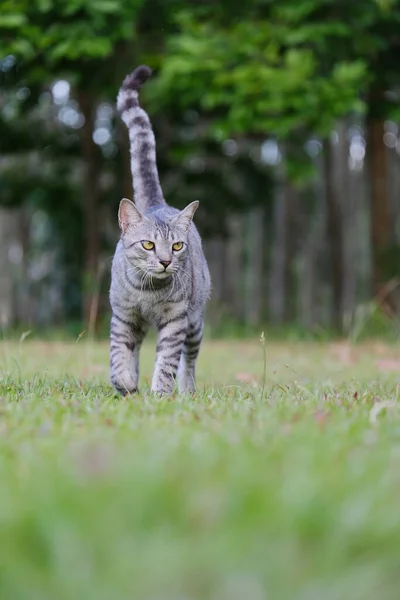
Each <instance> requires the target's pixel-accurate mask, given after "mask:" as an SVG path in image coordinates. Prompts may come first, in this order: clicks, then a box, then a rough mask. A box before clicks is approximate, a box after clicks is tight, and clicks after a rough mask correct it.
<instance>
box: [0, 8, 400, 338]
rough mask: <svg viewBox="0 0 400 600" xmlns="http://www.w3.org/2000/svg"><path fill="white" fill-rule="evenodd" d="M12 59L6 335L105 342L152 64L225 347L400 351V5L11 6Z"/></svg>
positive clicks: (0, 178)
mask: <svg viewBox="0 0 400 600" xmlns="http://www.w3.org/2000/svg"><path fill="white" fill-rule="evenodd" d="M0 41H1V43H0V316H1V320H2V327H3V329H4V330H7V331H8V330H10V331H11V330H15V329H18V328H34V329H35V330H36V331H45V330H49V329H52V330H54V328H57V327H58V328H60V330H63V331H71V332H72V333H73V332H79V331H81V330H82V328H85V329H86V330H89V331H90V332H92V333H95V332H96V333H98V334H99V335H101V334H102V333H103V334H104V335H105V334H106V333H107V330H108V321H109V305H108V288H109V273H110V263H111V258H112V254H113V251H114V248H115V244H116V241H117V239H118V235H119V232H118V226H117V208H118V204H119V201H120V199H121V198H122V197H124V196H125V197H128V198H132V197H133V192H132V182H131V174H130V164H129V146H128V136H127V132H126V130H125V126H124V125H123V123H122V122H121V121H120V119H119V118H118V116H117V115H116V113H115V98H116V94H117V91H118V88H119V85H120V83H121V81H122V79H123V77H124V76H125V74H126V73H128V72H129V71H131V70H132V69H133V68H134V67H136V66H137V65H138V64H141V63H146V64H149V65H150V66H151V67H152V69H153V70H154V76H153V78H152V80H151V81H150V82H149V83H148V85H147V86H146V87H145V88H144V89H143V90H142V96H141V99H142V104H143V106H144V107H145V109H146V110H147V111H148V112H149V114H150V117H151V119H152V122H153V125H154V129H155V133H156V138H157V152H158V167H159V171H160V176H161V181H162V185H163V189H164V193H165V197H166V199H167V201H168V202H169V203H171V204H173V205H175V206H177V207H178V208H179V207H183V206H185V205H186V204H188V203H189V202H191V201H193V200H200V202H201V209H200V210H199V211H198V213H197V215H196V222H197V225H198V227H199V229H200V231H201V233H202V235H203V238H204V247H205V251H206V255H207V258H208V260H209V264H210V270H211V274H212V280H213V288H214V289H213V297H212V301H211V302H210V305H209V315H208V322H209V324H210V326H211V331H212V333H213V334H214V335H220V334H221V335H222V334H223V333H224V332H226V331H236V332H239V331H240V332H247V331H248V332H252V331H259V330H260V327H261V326H267V327H269V328H270V330H271V331H272V330H275V329H276V330H279V329H281V330H282V331H292V332H296V331H297V332H299V335H300V332H302V331H303V332H314V333H316V334H318V332H319V333H320V334H321V335H322V334H323V332H332V333H333V332H339V333H343V334H346V335H352V336H353V337H354V338H356V337H357V336H358V335H359V333H360V331H362V330H363V329H364V327H365V326H366V323H367V322H371V321H372V320H374V321H375V322H378V325H377V326H378V327H380V326H384V327H386V329H387V330H388V331H390V332H394V333H395V334H396V335H398V334H399V331H400V327H399V325H398V322H399V321H398V314H399V312H400V292H399V290H398V284H399V280H398V277H399V275H400V248H399V242H400V201H399V198H400V169H399V165H400V133H399V126H398V124H399V123H400V68H399V65H400V0H357V1H355V0H353V1H348V0H346V1H342V0H246V2H243V0H241V1H237V0H219V1H216V0H195V1H191V0H186V1H184V0H69V1H68V2H62V1H59V0H35V1H28V0H2V1H1V2H0Z"/></svg>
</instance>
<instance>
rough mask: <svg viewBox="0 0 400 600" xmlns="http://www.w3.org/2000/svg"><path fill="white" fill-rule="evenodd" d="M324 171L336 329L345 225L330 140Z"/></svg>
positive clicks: (339, 320) (339, 316) (325, 144)
mask: <svg viewBox="0 0 400 600" xmlns="http://www.w3.org/2000/svg"><path fill="white" fill-rule="evenodd" d="M323 170H324V187H325V202H326V234H327V239H328V245H329V254H330V279H331V286H332V323H333V326H334V328H335V329H337V330H338V331H341V330H342V328H343V311H342V304H343V283H344V272H343V266H344V264H343V224H342V214H341V210H340V203H339V198H338V197H337V193H336V190H337V188H336V186H335V181H334V169H333V157H332V147H331V142H330V140H329V139H325V140H324V141H323Z"/></svg>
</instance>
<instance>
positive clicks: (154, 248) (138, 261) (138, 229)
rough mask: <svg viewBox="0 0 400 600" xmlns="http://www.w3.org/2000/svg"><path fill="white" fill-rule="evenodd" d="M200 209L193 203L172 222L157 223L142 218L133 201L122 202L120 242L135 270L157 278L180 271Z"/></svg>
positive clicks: (125, 200) (119, 218) (170, 220)
mask: <svg viewBox="0 0 400 600" xmlns="http://www.w3.org/2000/svg"><path fill="white" fill-rule="evenodd" d="M198 206H199V203H198V202H192V203H191V204H189V205H188V206H187V207H186V208H184V209H183V210H182V211H181V212H180V213H179V214H177V215H175V216H174V217H172V218H171V219H169V220H166V221H163V222H158V221H157V220H154V221H153V220H152V219H150V218H148V217H145V216H144V215H142V213H141V212H140V211H139V210H138V208H137V207H136V205H135V204H134V203H133V202H131V201H130V200H127V199H126V198H124V199H123V200H121V203H120V206H119V212H118V220H119V226H120V228H121V239H122V245H123V247H124V251H125V254H126V256H127V258H128V259H129V261H130V262H131V264H132V266H133V267H136V268H137V269H138V271H141V272H146V273H149V274H151V275H152V276H153V277H158V278H164V277H168V276H169V275H171V274H172V273H175V272H176V271H178V270H179V267H180V265H181V264H182V261H183V259H184V256H185V253H186V252H187V237H188V231H189V227H190V224H191V222H192V220H193V217H194V213H195V212H196V210H197V208H198Z"/></svg>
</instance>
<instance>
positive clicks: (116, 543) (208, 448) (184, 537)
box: [0, 338, 400, 600]
mask: <svg viewBox="0 0 400 600" xmlns="http://www.w3.org/2000/svg"><path fill="white" fill-rule="evenodd" d="M264 351H265V361H264ZM153 357H154V345H153V344H152V343H148V344H147V345H146V346H145V347H144V351H143V360H142V377H141V380H142V389H141V391H142V394H141V395H139V396H136V397H132V398H128V399H122V398H119V397H117V396H115V395H114V393H113V392H112V389H111V388H110V385H109V383H108V355H107V344H105V343H103V342H98V343H90V342H87V341H86V342H85V341H84V339H82V340H80V341H79V342H77V343H75V344H74V343H61V342H60V343H57V342H55V343H50V342H39V341H35V340H30V339H29V338H28V339H27V340H25V341H24V342H22V343H16V342H7V341H4V342H3V343H2V344H1V346H0V361H1V365H0V366H1V372H0V377H1V379H0V598H1V599H2V600H3V598H4V600H81V599H82V600H125V599H126V600H128V599H129V600H133V599H136V598H137V599H140V600H203V599H204V600H205V599H207V600H264V599H265V600H267V599H268V600H286V599H288V600H289V599H290V600H292V599H293V600H321V599H323V600H356V599H360V600H376V599H378V598H379V599H380V600H388V599H393V600H395V599H396V600H398V598H399V597H400V591H399V589H400V410H399V402H400V400H399V389H400V388H399V385H400V350H399V349H397V348H396V347H393V346H392V347H389V346H385V345H384V344H380V343H369V344H364V345H360V346H356V347H351V346H349V345H348V344H346V343H344V342H343V343H336V344H316V343H308V344H305V343H295V344H283V343H276V342H274V343H270V342H269V341H268V339H267V340H266V343H265V346H263V344H262V343H261V342H260V341H259V340H254V341H249V342H242V341H237V342H235V341H232V340H230V341H218V342H217V341H215V342H207V343H205V344H204V346H203V350H202V355H201V359H200V361H199V369H198V380H199V381H198V382H199V392H198V394H197V396H196V397H194V398H190V397H178V396H175V397H172V398H170V399H158V398H153V397H151V396H150V395H149V393H148V381H149V378H150V377H151V370H152V361H153ZM264 365H265V369H264Z"/></svg>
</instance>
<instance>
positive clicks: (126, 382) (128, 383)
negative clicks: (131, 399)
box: [111, 377, 139, 396]
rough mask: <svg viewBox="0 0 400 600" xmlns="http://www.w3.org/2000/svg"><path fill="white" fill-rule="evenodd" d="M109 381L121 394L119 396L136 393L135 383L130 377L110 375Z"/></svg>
mask: <svg viewBox="0 0 400 600" xmlns="http://www.w3.org/2000/svg"><path fill="white" fill-rule="evenodd" d="M111 383H112V385H113V387H114V389H115V390H116V391H117V392H118V394H121V396H129V395H130V394H137V393H138V391H139V390H138V386H137V383H136V382H134V381H133V380H132V378H131V377H126V378H124V377H119V378H117V377H112V378H111Z"/></svg>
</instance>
